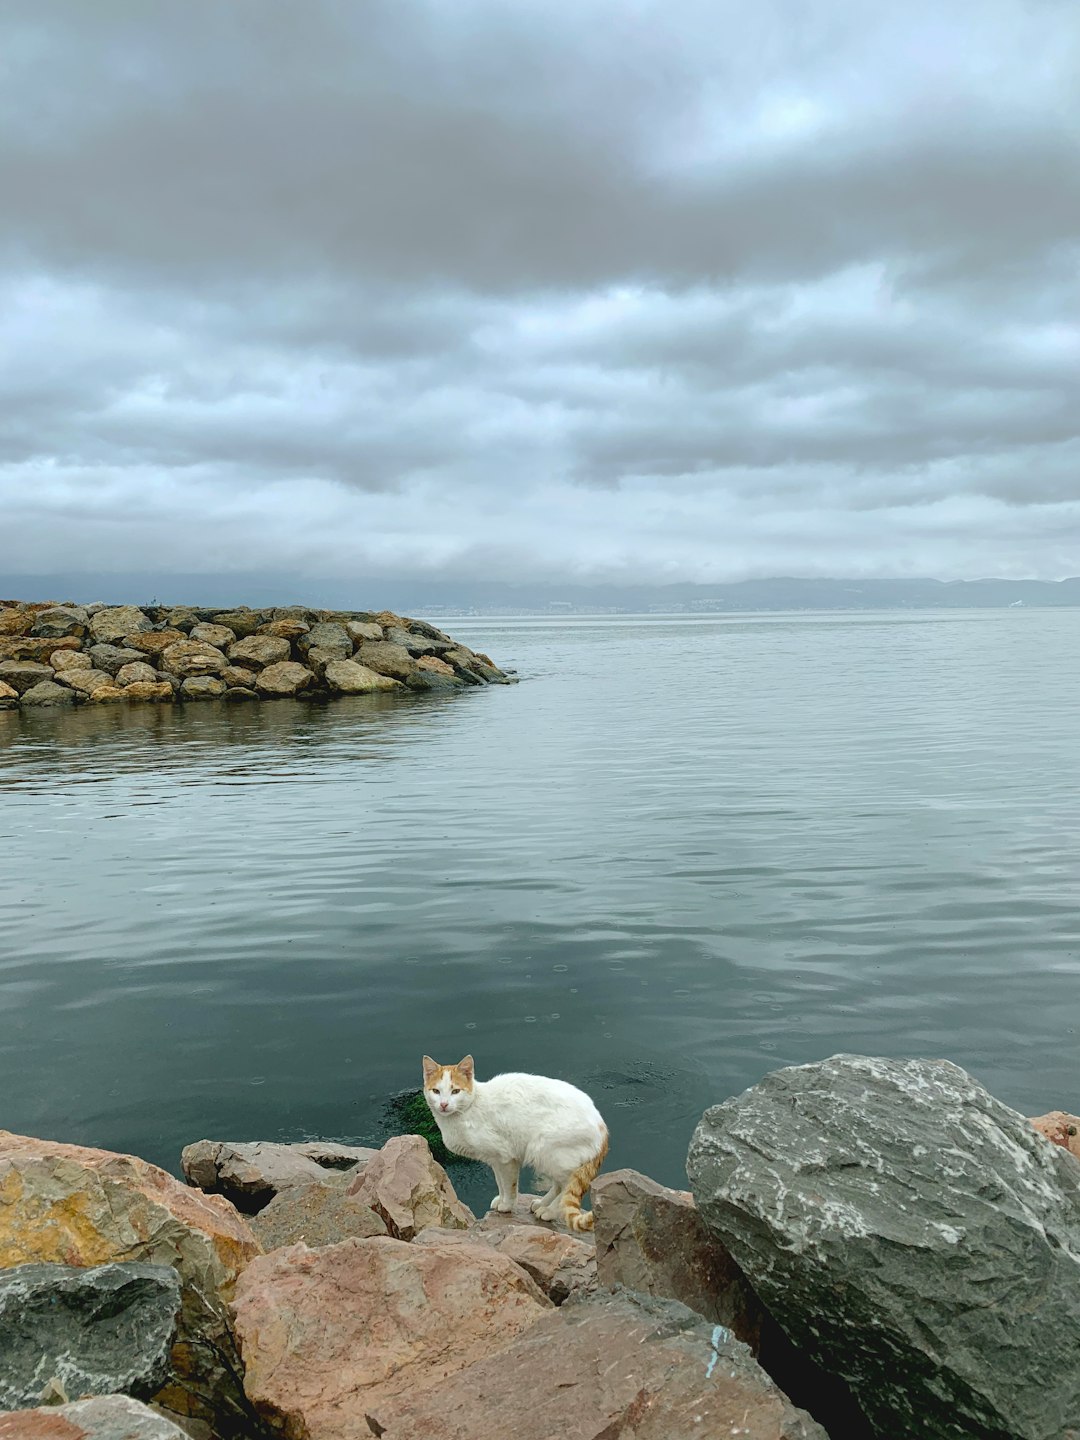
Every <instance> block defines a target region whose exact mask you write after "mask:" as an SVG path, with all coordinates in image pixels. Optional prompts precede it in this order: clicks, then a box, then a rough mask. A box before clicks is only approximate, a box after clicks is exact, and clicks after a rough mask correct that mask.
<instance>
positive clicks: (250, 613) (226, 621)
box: [213, 606, 269, 640]
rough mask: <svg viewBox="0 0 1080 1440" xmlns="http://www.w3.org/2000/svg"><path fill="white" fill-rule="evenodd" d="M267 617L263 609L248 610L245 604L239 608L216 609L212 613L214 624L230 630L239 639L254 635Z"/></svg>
mask: <svg viewBox="0 0 1080 1440" xmlns="http://www.w3.org/2000/svg"><path fill="white" fill-rule="evenodd" d="M268 618H269V617H268V615H267V614H266V612H265V611H264V610H249V609H248V608H247V607H246V606H241V607H240V609H239V610H217V611H215V612H214V615H213V621H214V624H215V625H221V626H224V628H225V629H226V630H231V631H232V632H233V634H234V635H236V636H237V637H238V638H239V639H241V640H242V639H244V638H245V637H246V636H248V635H254V634H255V632H256V630H258V628H259V626H260V625H262V624H263V622H264V621H265V620H267V619H268Z"/></svg>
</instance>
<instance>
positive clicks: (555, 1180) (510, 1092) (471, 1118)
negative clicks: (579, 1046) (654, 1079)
mask: <svg viewBox="0 0 1080 1440" xmlns="http://www.w3.org/2000/svg"><path fill="white" fill-rule="evenodd" d="M452 1088H453V1087H452V1086H451V1080H450V1071H449V1070H448V1069H443V1070H441V1071H439V1072H437V1073H436V1074H434V1075H432V1076H431V1077H430V1078H427V1080H426V1083H425V1085H424V1097H425V1099H426V1100H427V1103H428V1105H429V1106H430V1107H431V1113H432V1114H433V1115H434V1117H435V1123H436V1124H437V1125H438V1127H439V1130H440V1132H441V1134H442V1137H443V1140H444V1142H445V1144H446V1148H447V1149H448V1150H453V1152H454V1153H455V1154H456V1155H466V1156H468V1157H469V1158H470V1159H472V1160H482V1161H483V1162H484V1164H485V1165H490V1166H491V1168H492V1170H494V1172H495V1179H496V1181H497V1182H498V1186H499V1193H498V1194H497V1195H496V1196H495V1199H494V1200H493V1201H492V1202H491V1208H492V1209H493V1210H499V1211H502V1212H503V1213H504V1214H509V1213H510V1211H512V1210H513V1208H514V1201H515V1200H516V1198H517V1189H518V1175H519V1173H520V1171H521V1168H522V1166H524V1165H527V1166H528V1167H529V1168H530V1169H531V1170H533V1171H534V1172H535V1173H536V1174H537V1175H538V1176H542V1177H543V1178H544V1179H545V1180H546V1181H547V1182H548V1184H549V1187H550V1188H549V1189H548V1192H547V1194H546V1195H543V1196H542V1197H541V1198H540V1199H539V1200H535V1201H534V1202H533V1207H532V1208H533V1211H534V1212H535V1213H536V1214H537V1215H539V1217H540V1219H541V1220H558V1219H561V1218H562V1213H563V1212H562V1196H563V1191H564V1190H565V1188H566V1184H567V1181H568V1180H569V1179H570V1177H571V1175H572V1174H573V1173H574V1171H575V1170H576V1169H577V1168H578V1166H579V1165H584V1164H585V1162H586V1161H587V1160H591V1159H592V1158H593V1156H594V1155H595V1154H596V1153H597V1151H598V1150H599V1149H600V1147H601V1145H602V1144H603V1142H604V1140H605V1138H606V1136H607V1130H606V1128H605V1126H604V1122H603V1120H602V1119H601V1117H600V1112H599V1110H597V1108H596V1106H595V1105H594V1104H593V1102H592V1101H591V1100H590V1099H589V1097H588V1095H586V1094H585V1092H584V1091H583V1090H579V1089H577V1087H576V1086H574V1085H569V1084H567V1082H566V1081H565V1080H551V1079H549V1078H548V1077H547V1076H546V1075H524V1074H518V1073H515V1072H511V1073H508V1074H506V1075H495V1076H494V1077H493V1078H492V1079H490V1080H484V1081H481V1080H474V1081H473V1086H472V1090H471V1092H470V1091H469V1090H468V1089H467V1088H465V1087H461V1088H460V1089H459V1091H458V1093H457V1094H453V1093H452ZM443 1104H445V1105H446V1106H447V1109H446V1110H445V1111H443V1110H442V1108H441V1107H442V1105H443Z"/></svg>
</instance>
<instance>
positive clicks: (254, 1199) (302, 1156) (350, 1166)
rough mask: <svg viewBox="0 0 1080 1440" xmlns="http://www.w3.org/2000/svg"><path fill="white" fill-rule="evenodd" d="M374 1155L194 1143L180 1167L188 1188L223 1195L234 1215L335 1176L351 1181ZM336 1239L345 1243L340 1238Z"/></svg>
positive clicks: (269, 1144)
mask: <svg viewBox="0 0 1080 1440" xmlns="http://www.w3.org/2000/svg"><path fill="white" fill-rule="evenodd" d="M378 1153H379V1152H378V1151H377V1150H368V1149H365V1148H364V1147H362V1146H358V1145H334V1144H331V1143H329V1142H327V1141H322V1140H314V1141H304V1142H301V1143H300V1144H297V1145H282V1144H276V1143H274V1142H273V1141H267V1140H251V1141H235V1140H196V1141H195V1142H194V1143H193V1144H191V1145H185V1146H184V1151H183V1154H182V1155H181V1156H180V1168H181V1169H182V1170H183V1172H184V1177H185V1178H186V1180H187V1182H188V1184H189V1185H196V1186H198V1188H199V1189H200V1190H205V1191H206V1192H207V1194H211V1195H224V1196H225V1198H226V1199H227V1200H229V1201H230V1202H231V1203H232V1204H233V1205H235V1206H236V1207H237V1209H238V1210H243V1211H246V1212H248V1213H252V1212H254V1211H257V1210H259V1209H261V1208H262V1207H263V1206H264V1205H267V1204H269V1202H270V1201H271V1200H272V1199H273V1198H274V1196H275V1195H277V1194H278V1193H279V1192H280V1191H282V1190H287V1189H289V1188H290V1187H292V1186H297V1185H310V1184H311V1183H312V1182H313V1181H323V1180H326V1179H327V1178H332V1177H333V1176H334V1175H338V1176H341V1177H343V1178H344V1176H345V1175H346V1174H348V1175H349V1178H350V1179H352V1178H355V1175H356V1174H357V1173H358V1167H361V1166H365V1165H367V1164H368V1163H369V1162H370V1161H371V1160H373V1159H374V1158H375V1156H376V1155H377V1154H378ZM339 1238H341V1239H344V1238H345V1237H344V1236H343V1235H342V1236H340V1237H339Z"/></svg>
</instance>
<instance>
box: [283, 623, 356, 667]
mask: <svg viewBox="0 0 1080 1440" xmlns="http://www.w3.org/2000/svg"><path fill="white" fill-rule="evenodd" d="M296 648H297V650H299V652H300V654H301V655H303V656H305V657H307V658H308V663H309V664H310V663H311V660H310V654H311V651H312V650H321V651H323V652H324V653H325V654H326V656H327V658H328V659H330V660H347V659H348V658H349V656H350V655H351V654H352V653H353V642H352V640H351V639H350V638H349V635H348V632H347V631H346V629H345V627H344V625H335V624H333V623H332V622H329V621H320V622H319V623H318V624H315V625H312V627H311V628H310V630H307V631H305V633H304V634H303V635H301V636H300V637H299V638H298V639H297V641H296Z"/></svg>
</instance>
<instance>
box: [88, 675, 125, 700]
mask: <svg viewBox="0 0 1080 1440" xmlns="http://www.w3.org/2000/svg"><path fill="white" fill-rule="evenodd" d="M85 698H86V701H87V703H88V704H90V705H118V704H120V703H121V702H122V701H124V700H126V699H127V691H126V690H125V689H124V687H123V686H122V685H114V684H113V682H112V681H111V680H106V681H105V683H104V684H103V685H99V686H97V688H96V689H94V690H91V692H90V694H89V695H87V696H86V697H85Z"/></svg>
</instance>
